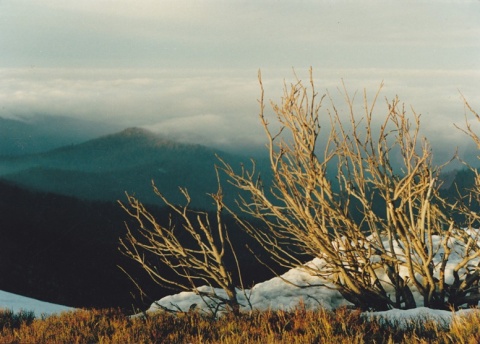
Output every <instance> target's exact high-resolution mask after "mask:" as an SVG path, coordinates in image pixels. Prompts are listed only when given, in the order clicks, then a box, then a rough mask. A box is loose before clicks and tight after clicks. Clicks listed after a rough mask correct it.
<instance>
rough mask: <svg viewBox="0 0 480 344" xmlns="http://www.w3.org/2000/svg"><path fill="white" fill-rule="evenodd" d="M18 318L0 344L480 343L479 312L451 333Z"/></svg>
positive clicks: (340, 323)
mask: <svg viewBox="0 0 480 344" xmlns="http://www.w3.org/2000/svg"><path fill="white" fill-rule="evenodd" d="M2 314H5V312H4V313H2ZM10 315H12V313H10ZM7 318H8V316H4V317H2V319H7ZM17 320H18V321H15V322H11V321H4V322H3V323H2V324H1V325H2V326H1V327H0V328H1V331H0V343H335V344H339V343H349V344H352V343H480V328H479V326H480V325H479V324H480V315H479V314H478V313H477V314H471V315H470V316H468V317H465V318H463V319H462V320H461V321H455V322H454V323H453V324H452V326H451V327H450V329H443V328H441V327H439V326H437V325H436V324H435V323H433V322H426V323H425V322H418V323H415V322H412V324H411V326H408V328H407V329H400V328H394V327H391V326H382V325H380V324H379V323H378V322H375V321H366V320H364V319H363V318H362V317H361V316H360V312H358V311H351V310H347V309H338V310H336V311H335V312H330V311H325V310H318V311H306V310H304V309H301V308H299V309H297V310H295V311H291V312H286V311H267V312H252V313H249V314H242V315H240V316H238V317H235V316H233V315H227V316H224V317H222V318H220V319H217V320H215V319H212V318H210V317H205V316H203V315H201V314H199V313H195V312H192V313H186V314H177V315H172V314H157V315H151V316H148V317H147V318H143V317H136V318H130V317H128V316H126V315H124V314H122V313H121V312H119V311H114V310H93V311H88V310H78V311H75V312H70V313H64V314H61V315H54V316H50V317H46V318H42V319H34V320H32V319H31V318H25V319H24V320H22V319H20V320H19V319H18V317H17Z"/></svg>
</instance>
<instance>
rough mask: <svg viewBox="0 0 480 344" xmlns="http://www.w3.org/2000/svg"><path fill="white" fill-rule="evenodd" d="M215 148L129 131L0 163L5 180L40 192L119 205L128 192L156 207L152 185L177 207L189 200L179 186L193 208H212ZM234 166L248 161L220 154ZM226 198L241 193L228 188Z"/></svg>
mask: <svg viewBox="0 0 480 344" xmlns="http://www.w3.org/2000/svg"><path fill="white" fill-rule="evenodd" d="M215 153H216V151H214V150H213V149H210V148H207V147H204V146H200V145H191V144H182V143H177V142H173V141H170V140H166V139H164V138H162V137H160V136H157V135H155V134H153V133H151V132H149V131H147V130H144V129H139V128H130V129H126V130H124V131H122V132H120V133H117V134H113V135H107V136H103V137H100V138H97V139H94V140H91V141H88V142H85V143H82V144H76V145H70V146H66V147H62V148H59V149H55V150H52V151H49V152H46V153H41V154H34V155H28V156H21V157H11V158H2V159H0V173H1V174H3V178H5V179H7V180H9V181H11V182H14V183H16V184H18V185H21V186H22V187H25V188H30V189H34V190H39V191H47V192H54V193H57V194H63V195H69V196H75V197H77V198H82V199H88V200H103V201H105V200H108V201H112V200H117V199H123V198H124V197H125V195H124V193H125V191H127V192H129V193H131V194H135V195H136V196H137V197H139V198H140V199H141V200H142V201H143V202H145V203H154V202H157V201H158V200H157V198H156V196H155V195H154V194H153V192H152V188H151V181H152V179H153V180H155V183H156V185H157V186H158V188H159V190H161V191H162V192H163V193H165V195H166V196H167V197H168V198H169V199H170V200H172V201H173V202H176V203H183V202H184V199H183V198H182V197H181V196H180V193H179V192H178V187H179V186H182V187H186V188H187V189H188V190H189V192H190V194H191V195H192V206H194V207H197V208H202V209H212V202H211V200H210V198H209V197H208V196H207V195H206V194H207V193H209V192H214V191H216V189H217V181H216V177H215V172H214V165H215V164H218V159H217V158H216V156H215ZM219 155H220V156H221V157H222V158H224V159H225V160H226V161H228V162H230V163H232V165H234V166H239V165H240V163H241V162H244V161H248V159H247V158H246V157H242V156H235V155H231V154H227V153H223V152H220V153H219ZM224 188H225V191H226V192H225V193H226V195H227V197H228V196H231V197H233V196H234V195H235V194H236V193H237V191H236V190H234V189H233V188H231V187H230V186H229V184H227V183H225V185H224Z"/></svg>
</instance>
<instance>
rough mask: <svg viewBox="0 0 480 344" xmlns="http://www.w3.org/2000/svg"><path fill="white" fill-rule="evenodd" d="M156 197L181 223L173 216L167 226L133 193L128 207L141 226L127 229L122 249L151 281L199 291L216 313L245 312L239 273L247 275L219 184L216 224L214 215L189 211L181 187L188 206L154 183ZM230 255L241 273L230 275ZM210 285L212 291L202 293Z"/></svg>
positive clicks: (187, 195) (128, 210) (184, 192)
mask: <svg viewBox="0 0 480 344" xmlns="http://www.w3.org/2000/svg"><path fill="white" fill-rule="evenodd" d="M152 186H153V189H154V191H155V193H156V194H157V195H158V196H159V197H160V199H161V200H162V201H163V202H164V203H165V204H166V205H167V206H168V208H169V209H170V210H171V212H172V213H173V215H175V216H176V217H177V218H179V222H180V224H179V225H178V224H175V222H174V221H173V220H172V216H171V217H170V219H169V224H168V225H167V226H163V225H161V224H160V223H159V222H158V221H157V220H156V218H155V217H154V216H153V215H152V214H151V213H150V212H149V211H148V210H147V208H146V207H145V206H144V205H143V204H142V203H140V201H139V200H138V199H136V198H135V197H133V196H131V195H128V194H127V200H128V203H127V204H123V203H121V202H120V204H121V206H122V208H123V209H124V210H125V211H126V212H127V213H128V214H129V215H130V216H131V217H133V218H134V219H136V222H137V224H138V227H137V228H136V229H131V228H130V227H129V226H127V236H126V237H125V238H124V239H122V240H121V247H120V248H121V250H122V252H123V253H124V254H126V255H127V256H128V257H130V258H132V259H133V260H135V261H137V262H138V263H139V264H140V265H141V266H142V268H143V269H144V270H145V271H146V272H147V273H148V274H149V275H150V277H151V278H152V279H153V280H154V281H155V282H156V283H158V284H159V285H162V286H166V287H169V288H173V289H174V290H177V291H178V290H180V291H181V290H184V291H193V292H195V293H196V294H198V295H200V296H201V297H202V299H203V300H204V301H205V302H206V303H207V305H209V307H210V309H211V311H212V314H213V315H215V314H216V313H217V311H218V310H219V307H222V306H225V307H227V309H230V311H232V312H233V313H234V314H238V313H239V309H240V308H239V306H240V305H239V303H238V300H237V290H236V288H235V284H234V280H233V277H232V276H233V275H234V274H238V276H239V278H240V281H241V275H240V270H239V265H238V261H237V258H236V255H235V250H234V249H233V246H232V243H231V241H230V238H229V236H228V230H227V228H226V226H225V224H224V223H223V220H222V211H223V195H222V189H221V187H220V184H219V189H218V192H217V193H215V194H211V195H210V196H211V197H212V199H213V201H214V202H215V204H216V208H217V212H216V222H215V223H211V220H210V217H209V214H208V213H206V212H199V211H194V210H191V209H189V204H190V195H189V194H188V191H187V190H186V189H183V188H180V191H181V193H182V194H183V196H184V197H185V199H186V204H185V205H184V206H177V205H174V204H172V203H171V202H169V201H168V200H167V199H166V198H165V196H164V195H163V194H162V193H161V192H160V191H159V190H158V189H157V187H156V186H155V184H154V183H153V181H152ZM227 255H231V257H233V259H234V260H235V261H236V263H237V264H236V266H237V270H236V271H230V270H229V269H228V268H227V265H226V263H225V258H226V256H227ZM149 257H150V258H152V257H153V259H155V260H158V261H159V262H160V263H161V264H163V266H164V268H163V269H167V270H170V272H173V273H174V274H175V277H168V276H171V275H169V274H168V273H167V272H168V271H164V270H161V269H159V268H158V267H157V264H156V263H155V261H154V260H151V259H149ZM204 284H207V285H208V286H210V287H211V288H208V290H205V289H199V287H200V286H201V285H204ZM214 287H219V288H222V289H223V290H224V292H225V294H226V297H224V296H221V295H219V294H218V293H217V292H216V291H215V289H214Z"/></svg>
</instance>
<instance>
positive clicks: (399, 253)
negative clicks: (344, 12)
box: [222, 71, 480, 310]
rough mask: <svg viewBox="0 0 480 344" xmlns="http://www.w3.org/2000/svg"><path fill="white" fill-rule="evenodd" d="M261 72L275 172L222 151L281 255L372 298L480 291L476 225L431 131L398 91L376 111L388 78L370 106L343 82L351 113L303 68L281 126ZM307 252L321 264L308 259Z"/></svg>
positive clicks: (379, 302) (460, 300) (350, 295)
mask: <svg viewBox="0 0 480 344" xmlns="http://www.w3.org/2000/svg"><path fill="white" fill-rule="evenodd" d="M259 81H260V86H261V98H260V100H259V103H260V121H261V124H262V126H263V128H264V129H265V133H266V137H267V140H268V143H267V147H268V152H269V158H270V167H271V172H272V174H273V183H272V185H264V183H263V181H262V179H261V178H260V177H259V175H258V174H257V173H256V171H255V164H253V168H252V170H248V169H247V168H245V167H242V170H241V171H239V172H237V171H235V170H234V168H233V167H232V166H230V165H229V164H227V163H225V162H223V161H222V169H223V170H224V171H225V172H226V174H227V175H228V176H229V179H230V182H231V183H232V184H234V185H235V186H236V187H237V188H238V189H239V190H242V192H243V193H245V192H246V193H247V194H248V196H245V197H240V198H239V201H238V203H239V206H240V208H241V210H242V211H243V212H244V213H245V214H248V215H249V216H252V217H254V218H256V219H260V220H261V221H263V223H264V224H265V227H266V228H267V230H266V231H265V230H264V229H260V228H258V227H256V226H253V225H251V224H250V223H249V222H248V221H247V220H245V219H243V218H240V217H239V216H237V220H238V222H239V223H240V224H241V225H242V226H243V228H244V229H245V230H246V231H247V232H248V233H250V235H252V236H253V237H254V238H256V239H257V240H258V241H259V242H260V243H261V244H262V246H263V247H264V248H265V249H266V250H267V251H268V252H269V253H270V254H271V256H272V257H273V259H274V260H275V261H276V262H277V263H279V264H281V265H283V266H285V267H287V268H292V267H298V266H303V268H304V269H308V270H309V272H310V273H311V274H314V275H317V276H319V277H321V278H322V279H323V280H324V281H325V282H326V285H328V286H332V287H333V288H336V289H338V290H339V292H340V293H341V294H342V295H343V296H344V297H345V298H346V299H347V300H348V301H350V302H352V303H353V304H354V305H355V306H357V307H359V308H361V309H375V310H386V309H389V308H405V309H408V308H413V307H416V306H417V305H416V302H415V298H414V294H417V295H418V294H419V295H421V297H422V298H423V304H424V305H425V306H428V307H434V308H449V307H454V308H457V307H459V306H460V305H462V304H465V303H466V302H472V301H477V302H478V300H479V297H478V294H477V295H476V294H475V293H473V291H474V290H473V289H475V288H477V290H478V279H479V278H478V277H479V276H478V268H476V270H475V272H474V273H472V272H471V270H470V269H471V267H472V264H473V263H476V261H477V260H478V257H479V255H480V249H479V247H478V244H477V241H475V239H476V234H474V233H472V232H469V231H465V230H462V229H460V228H458V226H457V225H456V223H455V222H454V220H453V219H452V216H451V211H455V210H456V209H455V204H449V203H447V201H446V200H444V199H443V198H442V197H441V196H440V195H439V192H438V191H439V187H440V185H441V183H440V182H439V179H438V177H439V173H440V171H441V169H442V166H440V167H436V166H433V164H432V151H431V149H430V146H429V144H428V141H427V140H426V139H424V138H421V137H420V116H419V115H417V114H416V113H415V111H414V110H413V109H412V113H411V115H408V114H407V111H406V110H405V108H404V106H403V105H401V104H400V101H399V99H398V98H395V99H393V100H391V101H387V106H386V109H385V111H384V113H383V114H381V115H375V120H374V110H375V109H376V107H377V106H376V103H377V99H378V96H379V92H380V90H381V87H380V89H379V91H378V92H377V94H376V95H375V96H374V98H373V100H372V101H371V103H370V102H369V100H368V97H367V95H366V92H364V94H363V108H364V113H363V114H362V115H361V117H359V116H358V115H357V114H356V113H355V111H356V110H355V106H354V97H353V98H352V97H350V96H349V95H348V92H347V90H346V89H345V87H344V88H343V90H342V94H343V96H344V100H345V105H346V108H347V109H348V110H347V119H346V120H345V119H344V118H343V117H342V114H341V112H340V110H338V109H337V107H336V106H335V104H334V102H333V100H332V98H331V97H330V96H329V95H328V94H327V95H324V96H322V97H318V94H317V93H316V91H315V87H314V82H313V77H312V74H311V71H310V84H309V86H305V85H304V84H303V83H302V82H301V81H300V80H298V78H297V80H296V81H295V83H293V84H292V85H290V86H287V85H285V89H284V94H283V97H282V101H281V103H280V104H275V103H272V109H273V112H274V113H275V119H276V124H279V126H280V127H279V129H278V130H274V129H272V125H271V124H270V123H269V121H268V120H267V117H266V115H265V101H264V89H263V85H262V80H261V75H260V74H259ZM328 100H330V107H329V109H327V110H326V111H322V112H321V110H323V103H324V102H325V101H328ZM375 111H376V110H375ZM378 122H380V125H379V127H378V128H377V127H375V123H378ZM325 128H326V129H325ZM320 139H323V140H324V141H325V144H324V145H323V148H322V149H320V145H319V144H318V142H319V140H320ZM230 211H231V210H230ZM231 212H232V214H233V211H231ZM234 215H235V214H234ZM306 257H308V258H309V259H311V258H313V257H316V258H319V261H320V262H322V263H321V264H320V265H318V266H313V265H312V264H309V265H303V263H304V262H305V259H306ZM452 273H453V275H454V276H452ZM472 288H473V289H472Z"/></svg>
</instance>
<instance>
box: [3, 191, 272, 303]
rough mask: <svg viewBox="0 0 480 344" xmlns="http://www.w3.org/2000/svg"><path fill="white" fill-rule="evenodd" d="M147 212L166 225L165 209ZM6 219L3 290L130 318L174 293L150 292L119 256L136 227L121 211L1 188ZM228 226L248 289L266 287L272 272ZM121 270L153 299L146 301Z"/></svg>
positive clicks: (101, 204)
mask: <svg viewBox="0 0 480 344" xmlns="http://www.w3.org/2000/svg"><path fill="white" fill-rule="evenodd" d="M149 209H151V211H152V213H153V214H155V216H156V217H157V218H158V220H159V221H160V223H163V222H167V221H168V214H167V212H166V210H165V209H164V208H157V207H153V206H149ZM0 213H1V214H2V216H0V275H1V276H2V277H1V278H0V290H5V291H10V292H14V293H17V294H21V295H25V296H29V297H33V298H37V299H40V300H44V301H49V302H54V303H59V304H64V305H68V306H74V307H121V308H123V309H125V310H128V311H131V310H132V305H134V306H136V307H142V308H145V307H146V306H149V305H150V304H151V302H152V301H153V300H155V299H158V298H160V297H162V296H165V295H168V294H171V292H172V291H171V290H165V289H162V288H160V287H159V286H157V285H154V284H152V283H151V282H150V278H149V277H148V276H146V275H145V273H144V272H143V270H142V269H140V268H139V267H138V266H137V265H136V264H134V262H133V261H130V259H128V258H126V257H124V256H123V255H122V254H121V253H120V252H119V250H118V243H119V238H120V237H123V236H124V235H125V233H126V229H125V221H127V223H128V221H130V219H129V217H128V216H127V214H126V213H124V211H123V210H122V209H120V207H119V206H118V205H117V204H115V203H106V202H91V201H81V200H78V199H74V198H71V197H65V196H60V195H55V194H49V193H35V192H31V191H26V190H23V189H21V188H19V187H17V186H13V185H10V184H8V183H5V182H0ZM227 223H228V225H229V228H230V229H231V236H232V240H233V241H234V243H235V245H236V246H237V248H238V254H239V258H240V260H241V261H242V267H244V275H245V276H244V277H245V280H246V282H247V283H251V282H252V281H255V282H258V281H262V280H264V279H265V277H266V276H268V275H270V274H269V272H268V271H267V270H266V269H265V268H263V267H262V266H260V265H259V264H258V263H257V262H256V261H255V260H254V258H253V257H252V256H251V255H250V254H249V253H248V252H247V251H246V249H245V248H244V245H245V244H246V243H248V242H249V239H247V238H246V236H245V234H244V233H243V232H241V231H239V230H238V229H236V228H235V224H234V223H233V221H231V220H227ZM133 225H134V224H133ZM250 245H254V243H250ZM231 263H232V262H230V264H231ZM118 265H120V266H122V267H123V268H125V269H126V270H127V271H128V272H129V273H130V274H131V275H132V276H133V277H135V278H136V279H137V281H138V282H139V283H140V285H142V287H143V288H144V290H145V291H146V292H147V294H148V296H149V297H151V298H152V299H149V298H145V299H144V300H141V299H140V298H139V297H138V296H139V294H138V291H137V290H136V288H135V286H134V284H133V283H132V282H131V281H130V280H129V279H128V277H127V276H126V275H125V274H124V273H123V272H122V271H121V270H120V269H119V268H118ZM132 296H135V298H133V297H132Z"/></svg>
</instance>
